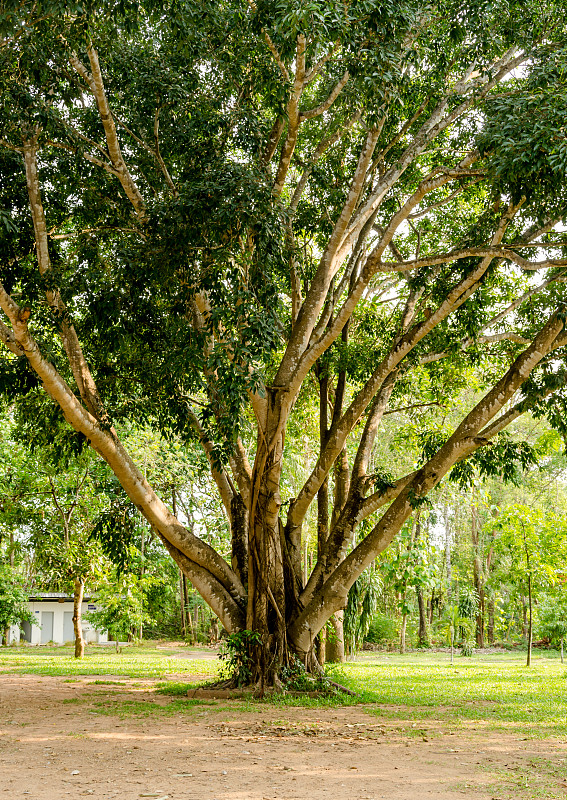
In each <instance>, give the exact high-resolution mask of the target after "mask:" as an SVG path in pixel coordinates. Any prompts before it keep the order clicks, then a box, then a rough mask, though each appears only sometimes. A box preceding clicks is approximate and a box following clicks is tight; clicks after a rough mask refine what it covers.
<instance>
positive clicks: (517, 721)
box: [339, 653, 567, 737]
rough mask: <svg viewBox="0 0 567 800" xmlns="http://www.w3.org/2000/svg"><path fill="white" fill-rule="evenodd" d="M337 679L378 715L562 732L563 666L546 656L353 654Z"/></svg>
mask: <svg viewBox="0 0 567 800" xmlns="http://www.w3.org/2000/svg"><path fill="white" fill-rule="evenodd" d="M340 671H341V673H342V676H341V677H340V678H339V680H340V681H341V682H342V683H344V684H345V685H347V686H349V687H350V688H352V689H355V690H356V691H359V692H361V693H362V696H363V699H364V700H365V701H367V702H371V703H373V704H376V705H377V708H376V712H377V713H379V714H380V715H382V716H387V717H390V718H395V719H401V720H412V721H414V722H415V721H419V720H439V721H441V722H446V723H447V724H450V725H453V726H454V725H455V724H457V725H459V724H462V725H466V724H470V723H476V725H475V727H480V726H489V727H491V728H495V727H496V728H501V729H502V728H504V729H508V730H510V731H513V732H515V733H520V734H522V735H524V736H530V737H532V736H534V737H540V736H541V737H545V736H560V737H565V736H567V665H562V664H561V663H560V660H559V658H558V657H557V656H556V655H555V654H553V655H547V654H546V655H545V656H539V655H538V656H536V657H535V659H534V660H533V662H532V666H531V667H529V668H528V667H526V666H525V654H524V653H502V654H490V655H484V654H479V655H476V656H473V657H472V658H463V657H460V656H459V657H455V663H454V665H453V666H451V664H450V661H449V657H448V655H447V654H445V653H411V654H408V655H405V656H400V655H394V654H383V655H377V654H375V653H372V654H361V656H360V657H359V659H358V660H357V661H356V662H351V663H349V664H346V665H341V669H340Z"/></svg>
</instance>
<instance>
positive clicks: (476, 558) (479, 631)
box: [471, 494, 484, 647]
mask: <svg viewBox="0 0 567 800" xmlns="http://www.w3.org/2000/svg"><path fill="white" fill-rule="evenodd" d="M474 500H475V498H474V494H473V502H472V503H471V543H472V547H473V582H474V588H475V590H476V594H477V597H478V611H477V615H476V632H475V639H476V646H477V647H484V570H483V568H482V557H481V549H482V542H481V537H480V529H479V528H480V526H479V519H478V507H477V505H476V504H475V502H474Z"/></svg>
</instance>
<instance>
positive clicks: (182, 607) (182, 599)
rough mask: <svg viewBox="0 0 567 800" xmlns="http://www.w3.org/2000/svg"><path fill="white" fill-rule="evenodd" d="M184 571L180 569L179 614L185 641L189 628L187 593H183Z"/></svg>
mask: <svg viewBox="0 0 567 800" xmlns="http://www.w3.org/2000/svg"><path fill="white" fill-rule="evenodd" d="M184 577H185V576H184V575H183V571H182V570H181V567H179V614H180V619H181V636H182V638H183V639H186V638H187V627H186V621H185V620H186V618H187V616H188V615H187V614H186V609H185V592H184V591H183V578H184Z"/></svg>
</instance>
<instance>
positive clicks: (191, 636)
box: [181, 575, 195, 644]
mask: <svg viewBox="0 0 567 800" xmlns="http://www.w3.org/2000/svg"><path fill="white" fill-rule="evenodd" d="M181 589H182V591H183V608H184V613H185V616H184V622H185V635H186V637H187V639H188V641H189V644H195V631H194V630H193V620H192V619H191V611H190V608H189V590H188V587H187V578H186V576H185V575H183V576H182V581H181Z"/></svg>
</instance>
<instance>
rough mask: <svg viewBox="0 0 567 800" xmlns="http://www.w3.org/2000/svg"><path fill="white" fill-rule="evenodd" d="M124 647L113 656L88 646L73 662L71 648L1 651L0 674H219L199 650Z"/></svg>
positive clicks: (151, 676) (215, 664) (149, 676)
mask: <svg viewBox="0 0 567 800" xmlns="http://www.w3.org/2000/svg"><path fill="white" fill-rule="evenodd" d="M179 655H180V648H171V649H170V650H167V649H161V648H160V649H157V648H155V647H144V646H142V647H126V648H123V650H122V652H121V653H116V652H115V650H114V649H113V648H110V647H90V648H88V650H87V653H86V655H85V657H84V658H83V659H75V658H74V657H73V650H72V648H71V647H13V648H12V647H10V648H8V647H6V648H0V672H23V673H32V674H35V675H53V676H64V677H68V676H72V675H77V676H78V675H113V676H122V677H124V678H141V679H163V678H166V677H167V676H169V675H183V676H184V675H187V676H190V675H200V676H201V675H202V676H203V677H208V678H209V679H210V678H211V677H214V676H215V675H217V673H218V662H217V660H216V659H203V658H202V657H201V658H199V656H200V655H202V651H199V650H195V651H192V650H190V649H189V648H183V655H187V656H189V657H188V658H180V657H179ZM193 656H194V657H193Z"/></svg>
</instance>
